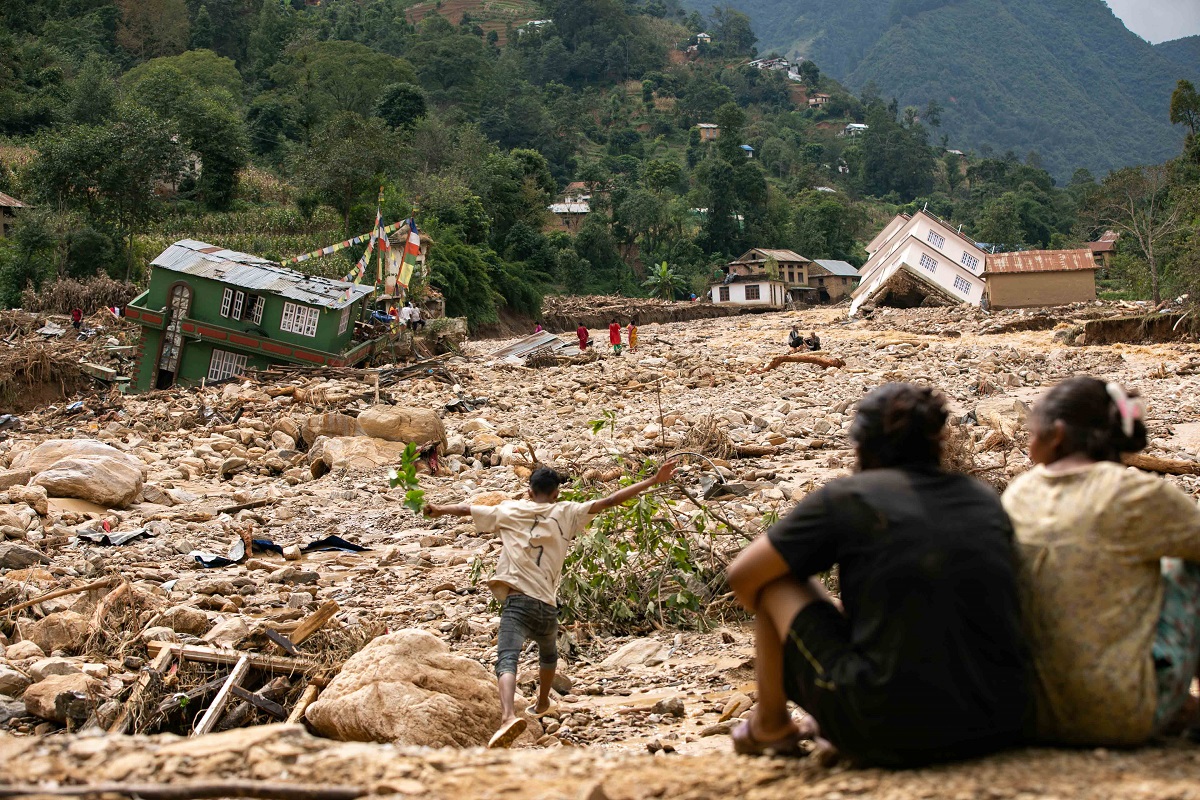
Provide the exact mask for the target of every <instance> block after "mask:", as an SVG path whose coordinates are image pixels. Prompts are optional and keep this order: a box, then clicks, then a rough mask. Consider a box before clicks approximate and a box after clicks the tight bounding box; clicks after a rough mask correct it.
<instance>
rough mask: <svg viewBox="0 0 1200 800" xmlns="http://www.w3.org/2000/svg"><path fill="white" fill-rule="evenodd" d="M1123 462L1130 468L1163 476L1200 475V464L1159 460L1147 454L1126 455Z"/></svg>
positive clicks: (1170, 459)
mask: <svg viewBox="0 0 1200 800" xmlns="http://www.w3.org/2000/svg"><path fill="white" fill-rule="evenodd" d="M1121 462H1122V463H1123V464H1125V465H1126V466H1129V467H1137V468H1138V469H1144V470H1146V471H1147V472H1157V473H1159V474H1161V475H1200V463H1197V462H1195V461H1180V460H1178V459H1174V458H1159V457H1158V456H1148V455H1146V454H1145V453H1125V454H1124V455H1122V456H1121Z"/></svg>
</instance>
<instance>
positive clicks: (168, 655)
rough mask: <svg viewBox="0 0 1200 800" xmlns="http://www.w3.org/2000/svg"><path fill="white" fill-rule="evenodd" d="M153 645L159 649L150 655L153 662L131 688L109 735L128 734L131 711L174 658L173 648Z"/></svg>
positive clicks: (160, 643)
mask: <svg viewBox="0 0 1200 800" xmlns="http://www.w3.org/2000/svg"><path fill="white" fill-rule="evenodd" d="M154 644H157V645H159V646H160V649H159V650H158V652H157V654H155V653H153V652H152V653H151V656H153V657H154V660H153V661H151V662H150V667H149V668H148V669H147V670H146V671H145V672H143V673H142V675H141V677H139V678H138V679H137V683H135V684H134V686H133V691H132V692H130V693H129V699H128V700H126V701H125V705H123V706H122V707H121V713H120V714H118V715H117V719H116V721H115V722H113V724H112V726H111V727H110V728H109V729H108V732H109V733H128V732H129V723H130V722H132V721H133V710H134V708H135V707H136V706H137V705H138V703H140V702H141V699H142V695H143V694H145V693H146V689H147V688H148V687H149V686H150V682H151V681H153V680H154V678H155V677H156V676H160V675H162V674H163V673H164V672H166V671H167V667H169V666H170V665H171V661H172V659H174V658H175V655H176V652H177V650H176V647H175V646H172V645H170V644H166V643H165V642H155V643H154ZM164 645H165V646H164Z"/></svg>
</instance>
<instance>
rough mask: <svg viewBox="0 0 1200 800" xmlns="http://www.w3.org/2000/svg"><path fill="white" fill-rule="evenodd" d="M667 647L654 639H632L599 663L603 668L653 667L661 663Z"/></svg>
mask: <svg viewBox="0 0 1200 800" xmlns="http://www.w3.org/2000/svg"><path fill="white" fill-rule="evenodd" d="M666 649H667V646H666V645H665V644H663V643H662V642H659V641H655V640H654V639H634V640H633V641H632V642H628V643H626V644H624V645H622V646H621V647H620V648H618V649H617V651H616V652H615V653H613V654H612V655H610V656H609V657H608V658H606V659H604V661H602V662H601V666H605V667H633V666H639V665H642V664H646V665H649V666H654V665H656V664H661V663H662V662H663V659H662V653H663V652H664V651H665V650H666Z"/></svg>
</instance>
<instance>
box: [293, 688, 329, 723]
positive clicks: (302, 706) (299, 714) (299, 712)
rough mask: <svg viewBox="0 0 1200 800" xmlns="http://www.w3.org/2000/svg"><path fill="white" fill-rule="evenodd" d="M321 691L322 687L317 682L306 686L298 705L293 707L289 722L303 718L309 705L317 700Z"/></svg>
mask: <svg viewBox="0 0 1200 800" xmlns="http://www.w3.org/2000/svg"><path fill="white" fill-rule="evenodd" d="M320 693H321V687H320V686H317V685H316V684H315V683H310V684H309V685H308V686H305V687H304V693H303V694H302V695H300V699H299V700H298V701H297V702H296V706H295V708H293V709H292V713H290V714H288V718H287V721H288V722H289V723H296V722H300V721H301V720H303V719H304V712H305V711H307V710H308V707H309V706H311V705H312V704H313V703H315V702H316V701H317V695H319V694H320Z"/></svg>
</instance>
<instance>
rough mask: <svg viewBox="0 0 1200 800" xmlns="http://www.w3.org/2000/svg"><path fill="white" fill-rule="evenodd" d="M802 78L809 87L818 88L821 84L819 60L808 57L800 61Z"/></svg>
mask: <svg viewBox="0 0 1200 800" xmlns="http://www.w3.org/2000/svg"><path fill="white" fill-rule="evenodd" d="M800 80H802V81H803V82H804V85H805V86H807V87H808V88H809V89H816V88H817V87H818V86H819V85H820V84H821V68H820V67H818V66H817V62H815V61H810V60H809V59H807V58H806V59H804V60H803V61H801V62H800Z"/></svg>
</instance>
